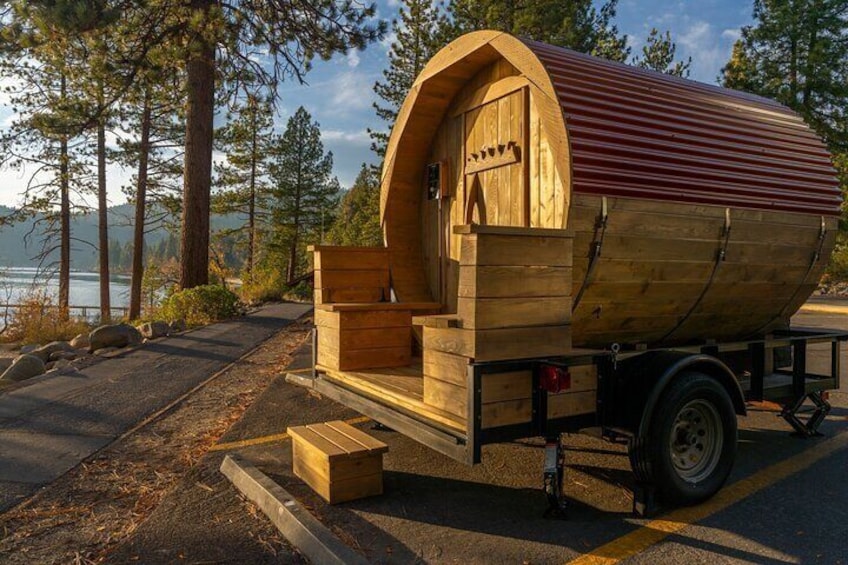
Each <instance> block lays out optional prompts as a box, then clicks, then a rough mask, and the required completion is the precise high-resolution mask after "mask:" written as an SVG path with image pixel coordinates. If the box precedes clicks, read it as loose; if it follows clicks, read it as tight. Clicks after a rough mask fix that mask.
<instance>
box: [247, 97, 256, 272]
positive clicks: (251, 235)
mask: <svg viewBox="0 0 848 565" xmlns="http://www.w3.org/2000/svg"><path fill="white" fill-rule="evenodd" d="M256 112H257V110H256V107H255V106H254V107H253V115H252V122H253V123H252V128H251V130H252V132H251V133H252V138H251V146H250V197H249V200H248V202H247V280H251V279H252V278H253V260H254V259H253V257H254V254H253V253H254V252H253V250H254V246H255V245H256V160H257V155H256V145H257V139H256V136H257V132H256V128H257V123H256V122H257V116H256Z"/></svg>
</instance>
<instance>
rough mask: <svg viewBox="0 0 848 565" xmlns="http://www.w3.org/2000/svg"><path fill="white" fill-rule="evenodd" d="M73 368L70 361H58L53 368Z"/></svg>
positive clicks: (54, 362)
mask: <svg viewBox="0 0 848 565" xmlns="http://www.w3.org/2000/svg"><path fill="white" fill-rule="evenodd" d="M70 366H71V362H70V361H69V360H68V359H56V360H55V361H53V368H54V369H56V370H60V369H66V368H68V367H70Z"/></svg>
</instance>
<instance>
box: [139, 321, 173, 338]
mask: <svg viewBox="0 0 848 565" xmlns="http://www.w3.org/2000/svg"><path fill="white" fill-rule="evenodd" d="M138 330H139V331H140V332H141V335H142V336H144V337H145V338H147V339H156V338H157V337H165V336H167V335H170V334H171V326H169V325H168V323H167V322H159V321H157V322H145V323H143V324H141V325H140V326H139V327H138Z"/></svg>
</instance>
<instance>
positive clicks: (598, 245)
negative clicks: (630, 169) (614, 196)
mask: <svg viewBox="0 0 848 565" xmlns="http://www.w3.org/2000/svg"><path fill="white" fill-rule="evenodd" d="M608 220H609V211H608V209H607V197H606V196H602V197H601V213H600V214H599V215H598V219H597V221H596V222H595V235H594V237H593V238H592V247H590V249H589V267H588V268H587V269H586V276H585V277H584V278H583V283H582V284H581V285H580V290H579V291H577V295H576V296H575V297H574V302H573V303H572V305H571V311H572V312H574V311H575V310H577V305H578V304H580V300H581V299H582V298H583V293H584V292H585V291H586V287H588V286H589V284H590V283H591V282H592V281H591V279H592V276H593V274H594V272H595V267H596V266H597V264H598V259H599V258H600V256H601V249H602V248H603V246H604V234H605V233H606V231H607V222H608Z"/></svg>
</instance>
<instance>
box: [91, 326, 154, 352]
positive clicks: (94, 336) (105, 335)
mask: <svg viewBox="0 0 848 565" xmlns="http://www.w3.org/2000/svg"><path fill="white" fill-rule="evenodd" d="M88 340H89V345H88V350H89V351H92V352H94V351H97V350H98V349H103V348H104V347H126V346H127V345H137V344H139V343H141V334H140V333H139V332H138V330H137V329H135V328H134V327H132V326H130V325H128V324H111V325H106V326H100V327H99V328H97V329H95V330H94V331H92V332H91V333H90V334H88Z"/></svg>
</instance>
